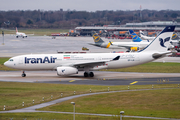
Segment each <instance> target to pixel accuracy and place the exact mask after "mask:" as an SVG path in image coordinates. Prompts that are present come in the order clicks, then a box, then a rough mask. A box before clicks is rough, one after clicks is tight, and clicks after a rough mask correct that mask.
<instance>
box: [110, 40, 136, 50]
mask: <svg viewBox="0 0 180 120" xmlns="http://www.w3.org/2000/svg"><path fill="white" fill-rule="evenodd" d="M109 43H110V44H111V45H112V46H117V47H124V48H126V49H130V48H131V47H139V45H137V44H133V42H132V44H130V45H121V44H114V43H112V42H111V41H109Z"/></svg>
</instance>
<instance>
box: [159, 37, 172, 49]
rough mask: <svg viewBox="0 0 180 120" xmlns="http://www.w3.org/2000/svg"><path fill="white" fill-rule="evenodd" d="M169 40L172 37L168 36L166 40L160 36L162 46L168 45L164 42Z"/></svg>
mask: <svg viewBox="0 0 180 120" xmlns="http://www.w3.org/2000/svg"><path fill="white" fill-rule="evenodd" d="M169 40H170V37H167V38H165V39H164V40H163V39H162V38H159V41H160V45H161V46H162V47H166V46H165V45H164V43H165V42H167V41H169Z"/></svg>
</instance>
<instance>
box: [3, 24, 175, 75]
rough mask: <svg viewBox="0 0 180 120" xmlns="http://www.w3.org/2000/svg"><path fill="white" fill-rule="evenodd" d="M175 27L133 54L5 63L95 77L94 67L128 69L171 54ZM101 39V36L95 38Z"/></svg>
mask: <svg viewBox="0 0 180 120" xmlns="http://www.w3.org/2000/svg"><path fill="white" fill-rule="evenodd" d="M174 29H175V26H167V27H166V28H165V29H164V30H163V31H162V32H161V33H160V34H159V35H158V36H157V37H156V38H155V39H154V40H153V41H152V42H151V43H150V44H149V45H148V46H147V47H146V48H144V49H143V50H141V51H138V52H133V53H88V54H81V53H78V54H35V55H32V54H31V55H20V56H16V57H12V58H10V59H9V60H8V61H6V62H5V63H4V65H5V66H7V67H10V68H14V69H20V70H23V73H22V77H25V76H26V74H25V72H24V71H25V70H57V74H58V75H60V76H61V75H62V76H63V75H66V76H67V75H72V74H77V73H78V71H85V72H84V77H88V76H90V77H93V76H94V73H93V72H92V71H93V70H99V69H116V68H125V67H131V66H135V65H140V64H143V63H147V62H151V61H153V60H156V59H158V58H161V57H164V56H165V55H166V54H169V53H171V52H170V51H167V49H168V47H167V46H168V45H169V43H170V38H171V36H172V34H173V31H174ZM96 40H100V39H96Z"/></svg>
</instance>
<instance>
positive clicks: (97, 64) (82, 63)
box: [63, 56, 120, 67]
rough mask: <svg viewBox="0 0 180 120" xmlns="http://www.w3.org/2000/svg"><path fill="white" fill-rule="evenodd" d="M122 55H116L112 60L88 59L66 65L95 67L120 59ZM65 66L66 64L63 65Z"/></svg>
mask: <svg viewBox="0 0 180 120" xmlns="http://www.w3.org/2000/svg"><path fill="white" fill-rule="evenodd" d="M119 58H120V56H116V57H115V58H114V59H112V60H106V61H98V60H97V61H87V62H77V63H73V64H66V65H65V66H74V67H94V66H99V65H103V64H104V63H106V62H109V61H116V60H119ZM63 66H64V65H63Z"/></svg>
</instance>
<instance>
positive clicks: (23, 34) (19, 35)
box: [16, 27, 27, 38]
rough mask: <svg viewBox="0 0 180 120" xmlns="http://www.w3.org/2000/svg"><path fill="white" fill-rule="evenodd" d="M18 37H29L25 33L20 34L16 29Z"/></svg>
mask: <svg viewBox="0 0 180 120" xmlns="http://www.w3.org/2000/svg"><path fill="white" fill-rule="evenodd" d="M18 37H22V38H24V37H26V38H27V35H26V34H25V33H22V32H18V29H17V27H16V38H18Z"/></svg>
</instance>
